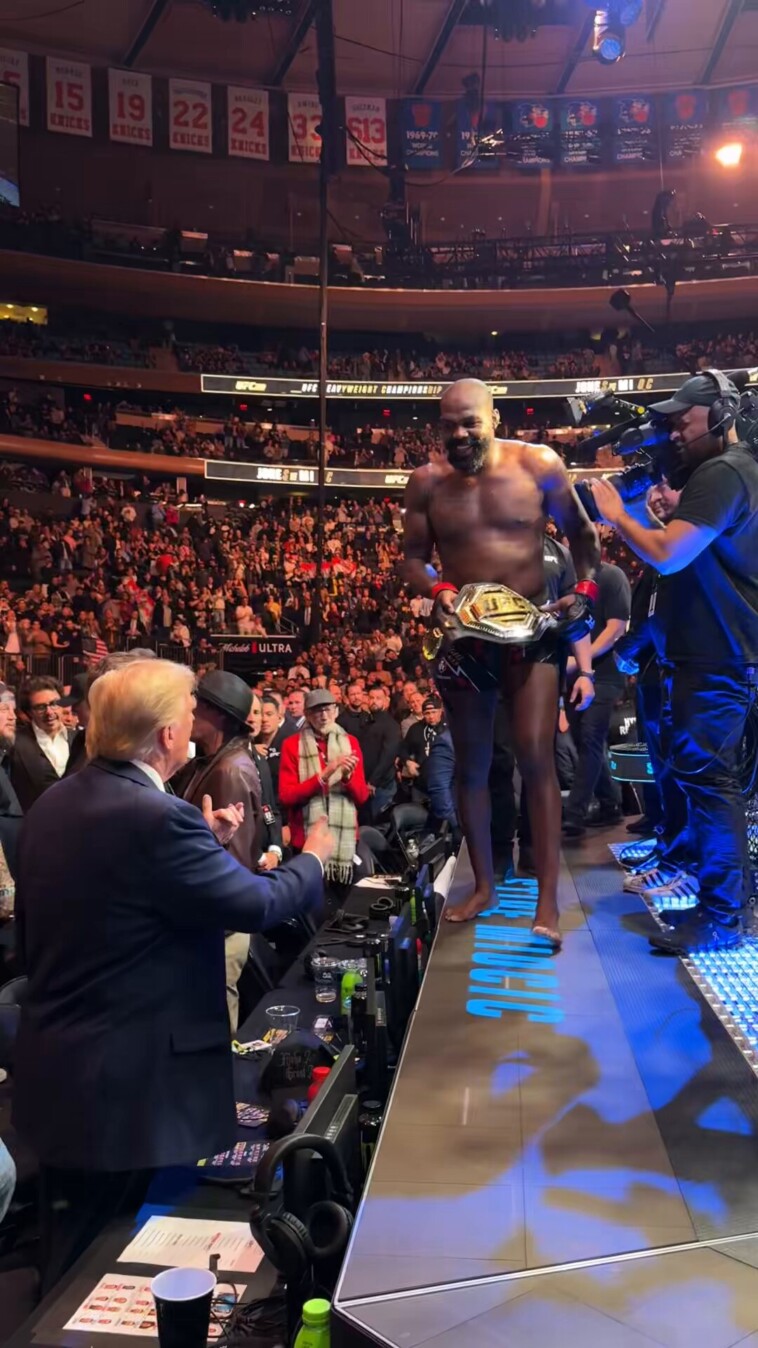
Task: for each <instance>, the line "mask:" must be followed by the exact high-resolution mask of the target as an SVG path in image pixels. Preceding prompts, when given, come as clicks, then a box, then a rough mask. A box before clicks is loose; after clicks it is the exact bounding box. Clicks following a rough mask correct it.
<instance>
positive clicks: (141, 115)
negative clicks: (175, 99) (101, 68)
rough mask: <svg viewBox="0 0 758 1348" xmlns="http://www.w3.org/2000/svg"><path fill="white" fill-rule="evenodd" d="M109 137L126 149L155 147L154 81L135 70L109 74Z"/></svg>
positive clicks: (109, 72) (111, 71)
mask: <svg viewBox="0 0 758 1348" xmlns="http://www.w3.org/2000/svg"><path fill="white" fill-rule="evenodd" d="M108 121H109V126H108V135H109V136H110V139H111V140H115V141H121V142H122V143H123V144H125V145H152V143H153V81H152V79H151V78H150V76H149V75H140V74H138V73H137V71H135V70H109V71H108Z"/></svg>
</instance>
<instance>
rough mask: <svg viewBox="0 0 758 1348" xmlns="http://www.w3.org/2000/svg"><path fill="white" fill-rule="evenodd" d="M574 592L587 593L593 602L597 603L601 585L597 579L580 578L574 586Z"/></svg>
mask: <svg viewBox="0 0 758 1348" xmlns="http://www.w3.org/2000/svg"><path fill="white" fill-rule="evenodd" d="M574 592H575V593H576V594H586V596H587V598H588V599H590V600H591V601H592V603H593V604H596V603H597V601H598V599H599V597H600V586H599V585H598V583H597V581H596V580H580V581H579V582H578V584H576V585H575V586H574Z"/></svg>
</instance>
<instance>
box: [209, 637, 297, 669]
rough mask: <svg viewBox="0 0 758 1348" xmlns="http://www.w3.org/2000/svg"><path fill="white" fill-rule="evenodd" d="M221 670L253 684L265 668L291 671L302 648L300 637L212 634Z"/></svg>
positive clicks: (210, 639)
mask: <svg viewBox="0 0 758 1348" xmlns="http://www.w3.org/2000/svg"><path fill="white" fill-rule="evenodd" d="M208 640H209V641H210V642H211V643H212V645H213V646H214V647H215V649H216V651H217V653H218V655H219V657H220V659H221V667H222V669H225V670H226V671H227V673H229V674H236V675H237V676H238V677H239V678H241V679H247V680H248V681H250V680H251V679H252V678H253V677H254V676H255V675H256V674H257V672H258V671H259V670H261V669H280V668H282V667H283V668H285V669H288V668H290V667H291V666H292V665H293V664H294V663H295V660H296V659H297V657H298V656H299V654H300V651H301V649H302V645H303V643H302V639H301V638H300V637H299V636H285V635H281V636H271V637H241V636H235V634H234V633H233V632H216V633H211V634H210V635H209V637H208Z"/></svg>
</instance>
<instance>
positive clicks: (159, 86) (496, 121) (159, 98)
mask: <svg viewBox="0 0 758 1348" xmlns="http://www.w3.org/2000/svg"><path fill="white" fill-rule="evenodd" d="M106 79H107V94H108V97H107V99H106V98H105V97H104V95H103V94H101V93H100V90H101V89H102V88H103V86H104V84H105V82H106ZM0 82H4V83H9V84H15V85H16V86H17V87H18V90H19V121H20V123H21V125H22V126H29V125H30V123H33V122H34V119H35V110H36V108H38V107H41V106H42V105H43V98H42V87H44V109H45V123H44V124H45V125H46V126H47V129H48V130H49V131H53V132H56V133H58V134H64V135H70V136H88V137H93V136H96V135H102V134H107V135H108V136H109V138H110V139H111V140H112V141H115V142H117V143H120V144H131V145H141V146H145V147H147V148H150V147H152V146H155V147H156V148H158V149H161V148H163V147H164V146H165V144H166V143H167V144H168V147H169V149H171V150H177V151H181V152H185V153H186V152H187V151H194V152H195V153H198V154H215V155H221V154H226V155H228V156H230V157H231V158H242V159H258V160H263V161H269V160H272V159H274V160H275V159H278V160H284V159H287V158H288V159H289V161H290V163H293V164H315V163H318V161H319V159H320V157H321V137H320V134H319V133H320V125H321V105H320V102H319V98H318V94H317V93H316V92H315V91H313V92H310V93H308V92H290V93H285V92H284V91H281V90H273V91H271V92H270V93H269V91H267V90H265V89H257V88H253V87H248V86H242V85H232V86H219V85H213V84H211V83H210V82H208V81H205V80H198V79H190V78H187V79H185V78H181V77H175V78H170V79H165V78H163V77H153V76H152V75H148V74H145V73H144V72H138V71H127V70H117V69H109V70H105V69H100V68H93V67H92V66H90V65H89V64H87V63H86V62H84V61H79V60H71V59H69V58H66V57H60V56H48V57H47V58H42V57H38V56H35V55H32V56H29V54H28V53H26V52H23V51H17V50H15V49H13V48H7V47H4V48H0ZM93 85H94V86H95V87H94V97H93ZM30 108H31V109H32V112H31V115H30ZM103 108H106V109H107V126H105V125H103V124H102V122H101V118H102V117H103V112H102V109H103ZM341 122H342V125H343V128H344V130H343V152H344V157H345V163H346V165H347V166H348V167H349V168H371V167H377V168H381V167H384V166H386V165H387V163H388V162H389V151H388V147H389V146H390V145H391V144H393V145H396V146H398V148H399V151H400V155H401V158H402V163H403V166H404V167H405V168H406V169H408V170H412V171H423V170H425V169H426V170H439V169H440V168H444V167H445V166H449V167H455V168H456V169H458V170H464V171H468V170H471V171H481V170H490V171H491V172H492V171H497V170H498V168H499V167H500V165H501V164H502V163H507V164H510V165H512V166H514V167H516V168H521V169H530V168H541V167H544V166H553V167H560V168H571V169H581V168H590V167H592V166H598V165H601V164H602V165H606V166H611V165H624V164H645V163H651V164H657V163H658V162H659V161H660V160H663V161H668V162H671V163H675V162H681V161H682V160H685V159H688V158H691V157H692V156H693V155H697V154H699V153H700V151H701V149H702V147H703V143H704V140H705V137H706V135H708V134H709V133H710V132H714V133H715V132H719V133H726V134H730V135H731V134H734V133H735V132H738V131H739V132H740V133H745V132H748V133H749V132H750V131H755V130H756V129H758V84H739V85H735V86H731V87H727V88H720V89H710V90H709V89H680V90H675V91H672V92H669V93H664V94H655V95H653V94H649V93H629V94H624V95H620V96H618V95H617V96H615V97H600V98H593V97H589V96H585V95H582V96H573V97H572V96H564V97H562V98H543V97H539V98H528V97H527V98H524V97H522V98H520V99H519V100H517V101H508V102H501V101H499V100H494V99H488V100H486V101H485V102H484V103H483V104H482V103H481V101H480V99H478V98H470V97H463V98H460V99H433V98H403V99H386V98H382V97H378V96H376V95H373V94H371V95H361V94H348V95H347V96H346V97H345V98H344V119H341Z"/></svg>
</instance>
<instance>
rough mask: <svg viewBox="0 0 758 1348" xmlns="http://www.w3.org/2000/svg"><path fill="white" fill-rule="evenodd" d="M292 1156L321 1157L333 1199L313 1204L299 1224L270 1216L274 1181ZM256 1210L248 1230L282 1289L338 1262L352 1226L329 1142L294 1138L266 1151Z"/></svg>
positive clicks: (346, 1186) (346, 1184) (282, 1215)
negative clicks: (315, 1267) (309, 1153)
mask: <svg viewBox="0 0 758 1348" xmlns="http://www.w3.org/2000/svg"><path fill="white" fill-rule="evenodd" d="M298 1151H314V1152H315V1153H316V1155H317V1156H320V1157H322V1159H323V1161H324V1164H325V1165H326V1168H327V1170H328V1171H329V1176H330V1178H331V1181H332V1186H333V1193H334V1197H333V1198H331V1199H324V1200H322V1201H321V1202H320V1203H314V1204H313V1206H312V1207H310V1208H309V1209H308V1212H307V1213H306V1215H305V1220H304V1221H301V1220H300V1218H299V1217H296V1216H295V1214H294V1213H292V1212H277V1213H274V1212H272V1210H271V1209H272V1202H273V1199H274V1197H275V1195H273V1194H272V1187H273V1182H274V1176H275V1175H276V1172H277V1170H278V1169H279V1166H280V1165H284V1164H285V1163H286V1161H287V1159H288V1157H290V1156H292V1155H293V1153H294V1152H298ZM254 1198H255V1200H256V1207H255V1208H254V1210H253V1212H252V1213H251V1216H250V1230H251V1231H252V1233H253V1235H254V1237H255V1239H256V1240H257V1241H258V1243H259V1245H260V1246H261V1249H262V1250H263V1253H264V1254H265V1255H266V1258H267V1259H269V1260H270V1261H271V1263H272V1264H273V1265H274V1268H276V1269H277V1270H278V1271H279V1272H280V1273H281V1274H282V1275H283V1277H284V1278H285V1279H286V1280H287V1282H288V1283H293V1284H295V1283H299V1282H300V1281H302V1279H303V1278H305V1276H306V1274H307V1273H308V1271H309V1270H310V1268H311V1267H312V1266H313V1265H318V1264H320V1263H325V1262H328V1261H330V1260H336V1259H338V1258H339V1259H341V1257H342V1255H343V1254H344V1252H345V1248H346V1246H347V1242H348V1238H349V1236H350V1231H351V1230H352V1226H353V1213H352V1208H353V1190H352V1187H351V1184H350V1181H349V1179H348V1177H347V1172H346V1170H345V1167H344V1165H343V1163H342V1158H341V1156H340V1154H339V1152H338V1151H337V1148H336V1147H335V1145H334V1143H333V1142H330V1141H329V1140H328V1139H327V1138H324V1137H318V1136H317V1135H316V1134H315V1133H313V1134H312V1133H296V1134H293V1135H292V1136H290V1137H285V1138H283V1139H282V1141H281V1142H278V1143H277V1144H276V1145H275V1146H273V1147H270V1148H269V1150H268V1151H267V1152H266V1154H265V1156H264V1157H263V1159H262V1160H261V1162H260V1164H259V1166H258V1170H257V1173H256V1176H255V1190H254Z"/></svg>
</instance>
